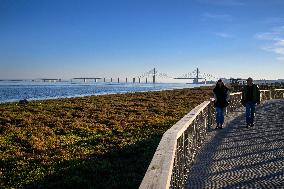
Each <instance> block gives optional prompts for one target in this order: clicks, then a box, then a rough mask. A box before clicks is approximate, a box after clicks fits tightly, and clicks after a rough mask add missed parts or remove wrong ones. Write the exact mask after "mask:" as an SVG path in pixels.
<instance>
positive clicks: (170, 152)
mask: <svg viewBox="0 0 284 189" xmlns="http://www.w3.org/2000/svg"><path fill="white" fill-rule="evenodd" d="M283 90H284V89H283ZM260 92H261V95H262V96H264V94H265V93H266V92H267V93H268V92H269V93H268V96H264V97H263V98H262V100H267V99H271V98H272V96H271V91H270V90H261V91H260ZM241 93H242V92H235V93H231V94H230V96H231V98H232V100H233V102H231V104H230V107H229V112H230V111H233V110H234V109H236V108H238V107H240V106H241ZM283 98H284V97H283ZM212 100H213V99H212V98H211V99H210V100H209V101H204V102H203V103H201V104H199V105H198V106H196V107H195V108H193V109H192V110H191V111H190V112H189V113H188V114H186V115H185V116H184V117H183V118H182V119H181V120H179V121H178V122H177V123H176V124H174V125H173V126H172V127H171V128H170V129H168V130H167V131H166V132H165V133H164V134H163V136H162V139H161V141H160V143H159V145H158V147H157V150H156V152H155V154H154V156H153V159H152V161H151V163H150V165H149V167H148V169H147V172H146V174H145V175H144V178H143V180H142V183H141V185H140V187H139V189H150V188H151V189H167V188H169V187H170V185H171V176H172V171H173V166H174V161H175V160H174V158H175V153H176V149H177V140H178V138H179V137H180V136H181V135H183V133H184V132H185V131H186V130H187V129H188V128H189V127H190V126H192V123H193V122H194V121H195V119H196V118H197V116H198V115H199V114H200V113H201V112H202V111H204V110H206V109H207V108H212ZM208 110H209V109H208ZM208 112H209V111H208ZM211 114H212V115H214V113H213V112H211ZM212 115H209V113H208V116H212ZM210 124H211V125H212V122H210V123H209V124H208V126H211V125H210Z"/></svg>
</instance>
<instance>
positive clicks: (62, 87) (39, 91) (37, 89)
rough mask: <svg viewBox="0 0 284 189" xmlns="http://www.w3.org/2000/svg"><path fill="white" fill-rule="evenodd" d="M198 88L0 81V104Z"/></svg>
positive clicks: (187, 85)
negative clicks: (24, 100) (23, 100)
mask: <svg viewBox="0 0 284 189" xmlns="http://www.w3.org/2000/svg"><path fill="white" fill-rule="evenodd" d="M198 86H200V85H193V84H183V83H157V84H138V83H137V84H133V83H71V82H56V83H48V82H28V81H17V82H15V81H14V82H13V81H0V103H3V102H16V101H19V100H21V99H28V100H43V99H55V98H69V97H79V96H91V95H103V94H116V93H128V92H143V91H161V90H170V89H182V88H193V87H198ZM203 86H204V85H203Z"/></svg>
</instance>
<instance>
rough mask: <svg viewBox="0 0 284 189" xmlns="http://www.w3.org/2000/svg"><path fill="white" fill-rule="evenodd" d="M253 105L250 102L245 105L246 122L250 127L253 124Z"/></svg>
mask: <svg viewBox="0 0 284 189" xmlns="http://www.w3.org/2000/svg"><path fill="white" fill-rule="evenodd" d="M255 104H256V103H254V102H251V101H249V102H247V103H246V122H247V124H248V125H252V124H253V123H254V114H255Z"/></svg>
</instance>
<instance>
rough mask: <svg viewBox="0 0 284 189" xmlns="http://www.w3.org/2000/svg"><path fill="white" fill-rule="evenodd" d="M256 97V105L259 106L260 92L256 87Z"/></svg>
mask: <svg viewBox="0 0 284 189" xmlns="http://www.w3.org/2000/svg"><path fill="white" fill-rule="evenodd" d="M256 97H257V101H256V103H257V104H260V90H259V87H258V86H257V85H256Z"/></svg>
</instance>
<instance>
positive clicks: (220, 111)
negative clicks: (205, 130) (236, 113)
mask: <svg viewBox="0 0 284 189" xmlns="http://www.w3.org/2000/svg"><path fill="white" fill-rule="evenodd" d="M216 123H217V126H221V125H223V123H224V108H220V107H216Z"/></svg>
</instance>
